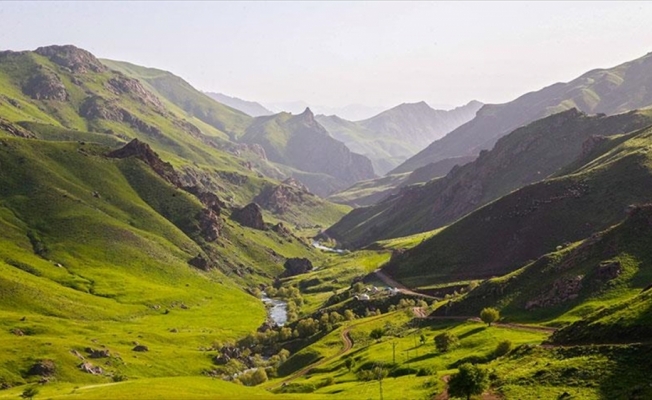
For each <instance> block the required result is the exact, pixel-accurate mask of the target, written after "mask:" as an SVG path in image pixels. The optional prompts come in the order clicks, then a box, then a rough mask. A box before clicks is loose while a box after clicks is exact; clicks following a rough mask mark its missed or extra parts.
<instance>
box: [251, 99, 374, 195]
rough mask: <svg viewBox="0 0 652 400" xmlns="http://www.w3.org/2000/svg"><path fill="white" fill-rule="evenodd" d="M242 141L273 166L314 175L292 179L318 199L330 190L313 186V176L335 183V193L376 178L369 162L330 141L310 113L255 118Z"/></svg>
mask: <svg viewBox="0 0 652 400" xmlns="http://www.w3.org/2000/svg"><path fill="white" fill-rule="evenodd" d="M241 141H242V142H244V143H249V144H257V145H260V146H262V147H263V149H264V150H265V153H266V155H267V157H268V158H269V160H271V161H273V162H275V163H279V164H284V165H288V166H290V167H293V168H294V169H297V170H299V171H305V172H308V173H311V174H313V175H312V179H304V176H302V175H299V174H297V175H293V177H294V178H295V179H298V180H300V181H301V182H302V183H303V184H304V185H306V186H308V188H309V189H310V190H311V191H312V192H314V193H316V194H318V195H321V196H325V195H327V194H329V193H330V192H331V191H332V190H330V189H329V188H328V187H327V186H326V185H324V184H322V183H320V182H315V179H314V178H315V177H316V176H317V175H316V174H321V175H323V176H324V178H325V179H327V180H329V181H330V182H332V183H334V184H335V185H336V189H341V188H344V187H347V186H349V185H351V184H353V183H355V182H357V181H359V180H364V179H369V178H373V177H374V176H375V175H374V171H373V167H372V166H371V162H370V161H369V159H367V158H366V157H364V156H362V155H360V154H356V153H352V152H351V151H350V150H349V149H348V148H347V147H346V146H345V145H344V144H343V143H342V142H339V141H337V140H335V139H333V138H332V137H330V136H329V135H328V133H327V132H326V130H325V129H324V128H323V127H322V126H321V125H319V123H318V122H317V121H315V118H314V115H313V114H312V112H311V111H310V109H306V110H305V111H304V112H303V113H302V114H299V115H292V114H289V113H280V114H277V115H273V116H268V117H259V118H256V119H255V120H254V122H253V123H252V124H251V125H250V126H249V127H248V128H247V131H246V132H245V134H244V136H243V137H242V138H241Z"/></svg>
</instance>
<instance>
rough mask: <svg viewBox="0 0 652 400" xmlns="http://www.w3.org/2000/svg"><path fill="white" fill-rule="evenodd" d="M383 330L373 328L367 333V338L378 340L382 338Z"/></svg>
mask: <svg viewBox="0 0 652 400" xmlns="http://www.w3.org/2000/svg"><path fill="white" fill-rule="evenodd" d="M384 334H385V330H384V329H383V328H375V329H373V330H372V331H371V333H369V337H370V338H372V339H375V340H378V339H380V338H382V337H383V335H384Z"/></svg>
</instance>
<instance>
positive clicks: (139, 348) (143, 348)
mask: <svg viewBox="0 0 652 400" xmlns="http://www.w3.org/2000/svg"><path fill="white" fill-rule="evenodd" d="M132 350H133V351H138V352H145V351H149V347H147V346H145V345H142V344H139V345H136V346H135V347H134V348H133V349H132Z"/></svg>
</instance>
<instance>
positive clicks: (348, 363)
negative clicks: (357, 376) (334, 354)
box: [344, 357, 355, 372]
mask: <svg viewBox="0 0 652 400" xmlns="http://www.w3.org/2000/svg"><path fill="white" fill-rule="evenodd" d="M353 364H355V361H354V360H353V358H351V357H349V358H347V359H346V360H344V365H345V366H346V369H348V370H349V372H351V368H353Z"/></svg>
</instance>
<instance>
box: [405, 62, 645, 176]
mask: <svg viewBox="0 0 652 400" xmlns="http://www.w3.org/2000/svg"><path fill="white" fill-rule="evenodd" d="M651 69H652V53H650V54H647V55H646V56H644V57H641V58H639V59H636V60H633V61H630V62H626V63H624V64H621V65H618V66H616V67H613V68H609V69H595V70H592V71H589V72H587V73H585V74H583V75H582V76H580V77H579V78H577V79H574V80H572V81H570V82H568V83H555V84H554V85H551V86H548V87H546V88H544V89H541V90H539V91H536V92H531V93H527V94H525V95H523V96H521V97H519V98H517V99H516V100H514V101H511V102H509V103H504V104H486V105H485V106H483V107H482V108H481V109H480V110H479V111H478V113H477V116H476V117H475V118H473V119H472V120H471V121H469V122H467V123H466V124H464V125H462V126H460V127H459V128H457V129H455V130H454V131H452V132H450V133H449V134H447V135H446V136H445V137H443V138H441V139H439V140H437V141H436V142H434V143H432V144H431V145H429V146H428V147H427V148H425V149H424V150H422V151H421V152H419V153H418V154H416V155H415V156H414V157H412V158H410V159H408V160H407V161H405V162H404V163H403V164H401V165H400V166H399V167H397V168H396V169H395V170H394V171H393V172H394V173H401V172H407V171H412V170H414V169H416V168H418V167H422V166H424V165H426V164H428V163H431V162H435V161H439V160H442V159H445V158H449V157H459V156H467V155H473V154H478V153H479V152H480V151H481V150H486V149H490V148H491V147H492V146H493V145H494V144H495V143H496V141H497V140H498V139H499V138H500V137H502V136H504V135H506V134H508V133H509V132H511V131H513V130H514V129H516V128H518V127H519V126H522V125H525V124H527V123H530V122H532V121H535V120H537V119H539V118H543V117H545V116H547V115H551V114H554V113H558V112H560V111H564V110H568V109H571V108H577V109H578V110H580V111H583V112H586V113H590V114H592V113H605V114H615V113H619V112H623V111H627V110H633V109H637V108H643V107H647V106H650V105H652V74H650V73H649V71H650V70H651Z"/></svg>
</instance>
